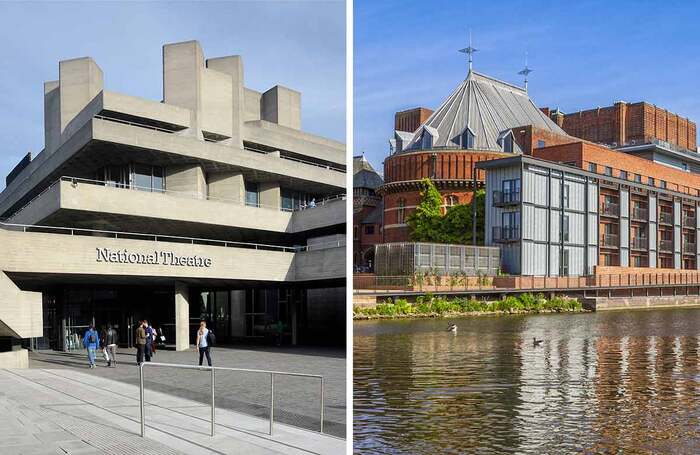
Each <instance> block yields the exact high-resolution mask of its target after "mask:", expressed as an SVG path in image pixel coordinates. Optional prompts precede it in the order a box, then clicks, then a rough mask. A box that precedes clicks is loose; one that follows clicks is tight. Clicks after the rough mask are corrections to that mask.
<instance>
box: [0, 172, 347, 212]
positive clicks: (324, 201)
mask: <svg viewBox="0 0 700 455" xmlns="http://www.w3.org/2000/svg"><path fill="white" fill-rule="evenodd" d="M62 181H63V182H74V184H77V183H85V184H88V185H96V186H104V187H108V188H117V189H129V190H144V191H148V192H150V193H161V194H168V195H172V196H175V197H185V198H190V199H197V200H202V199H204V200H208V201H220V202H226V203H231V204H238V205H242V206H246V207H255V208H263V209H267V210H276V211H281V212H301V211H304V210H308V209H309V208H312V207H308V204H307V205H304V206H299V207H298V208H296V209H287V208H284V207H281V206H280V207H276V206H272V205H267V204H259V203H258V204H255V205H251V204H248V203H247V202H245V201H240V200H238V199H228V198H219V197H213V196H209V195H206V196H204V197H202V195H200V194H195V193H189V192H185V191H174V190H168V189H162V190H158V189H153V188H150V187H145V186H138V185H132V184H128V185H126V184H118V183H115V182H109V181H106V180H94V179H86V178H83V177H71V176H66V175H64V176H61V177H59V178H58V179H57V180H55V181H53V182H52V183H51V184H50V185H49V186H48V187H46V188H45V189H44V190H43V191H42V192H41V193H39V194H37V195H36V196H34V197H33V198H32V199H30V200H29V202H27V203H26V204H24V205H23V206H22V207H21V208H20V209H18V210H17V211H15V212H14V213H13V214H12V217H14V216H16V215H17V214H18V213H20V212H22V211H23V210H24V209H26V208H27V207H29V206H30V205H31V204H32V203H33V202H34V201H36V200H37V199H39V198H40V197H41V196H43V195H44V194H45V193H47V192H49V191H50V190H51V189H53V187H54V186H56V184H58V183H59V182H62ZM346 199H347V195H346V194H344V193H342V194H335V195H333V196H328V197H325V198H323V199H321V200H320V201H318V202H316V207H321V206H324V205H326V204H329V203H331V202H334V201H337V200H346Z"/></svg>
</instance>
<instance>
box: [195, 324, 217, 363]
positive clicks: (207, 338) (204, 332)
mask: <svg viewBox="0 0 700 455" xmlns="http://www.w3.org/2000/svg"><path fill="white" fill-rule="evenodd" d="M214 343H216V338H214V333H213V332H212V331H211V330H209V329H207V323H206V322H205V321H202V322H200V323H199V330H198V331H197V342H196V343H195V344H196V345H197V348H199V366H200V367H201V366H202V361H203V360H204V356H205V355H206V356H207V363H208V364H209V366H211V354H210V353H209V347H211V346H212V345H214Z"/></svg>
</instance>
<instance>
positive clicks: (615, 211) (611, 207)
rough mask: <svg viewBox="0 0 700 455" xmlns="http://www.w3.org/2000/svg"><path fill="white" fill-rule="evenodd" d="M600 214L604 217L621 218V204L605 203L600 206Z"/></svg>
mask: <svg viewBox="0 0 700 455" xmlns="http://www.w3.org/2000/svg"><path fill="white" fill-rule="evenodd" d="M600 214H601V215H603V216H620V204H617V203H615V202H607V201H603V202H602V203H601V204H600Z"/></svg>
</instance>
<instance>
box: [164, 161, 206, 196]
mask: <svg viewBox="0 0 700 455" xmlns="http://www.w3.org/2000/svg"><path fill="white" fill-rule="evenodd" d="M165 187H166V189H167V190H168V191H178V192H181V193H188V194H190V195H192V196H194V197H199V198H206V196H207V183H206V179H205V178H204V170H203V169H202V166H200V165H198V164H188V165H181V166H169V167H167V168H166V169H165Z"/></svg>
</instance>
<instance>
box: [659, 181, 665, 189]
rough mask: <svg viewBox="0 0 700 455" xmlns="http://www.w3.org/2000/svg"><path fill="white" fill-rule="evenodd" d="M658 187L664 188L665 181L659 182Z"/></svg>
mask: <svg viewBox="0 0 700 455" xmlns="http://www.w3.org/2000/svg"><path fill="white" fill-rule="evenodd" d="M659 187H661V188H666V180H661V181H660V182H659Z"/></svg>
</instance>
